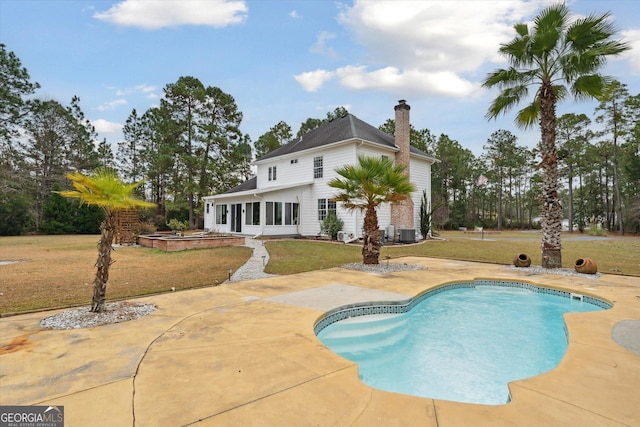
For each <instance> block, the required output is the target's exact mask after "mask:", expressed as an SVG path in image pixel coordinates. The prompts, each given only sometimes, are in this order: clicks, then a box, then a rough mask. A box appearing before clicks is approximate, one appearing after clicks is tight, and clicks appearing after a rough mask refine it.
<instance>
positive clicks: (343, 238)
mask: <svg viewBox="0 0 640 427" xmlns="http://www.w3.org/2000/svg"><path fill="white" fill-rule="evenodd" d="M355 238H356V235H355V234H353V233H347V232H346V231H338V241H339V242H345V243H348V242H351V241H353V240H355Z"/></svg>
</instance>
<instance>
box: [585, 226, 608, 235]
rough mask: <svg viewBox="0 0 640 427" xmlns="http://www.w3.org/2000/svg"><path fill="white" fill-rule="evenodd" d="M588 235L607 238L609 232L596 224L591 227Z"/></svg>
mask: <svg viewBox="0 0 640 427" xmlns="http://www.w3.org/2000/svg"><path fill="white" fill-rule="evenodd" d="M587 234H588V235H589V236H606V235H607V230H605V229H604V228H603V227H598V226H597V225H595V224H591V225H590V226H589V230H588V231H587Z"/></svg>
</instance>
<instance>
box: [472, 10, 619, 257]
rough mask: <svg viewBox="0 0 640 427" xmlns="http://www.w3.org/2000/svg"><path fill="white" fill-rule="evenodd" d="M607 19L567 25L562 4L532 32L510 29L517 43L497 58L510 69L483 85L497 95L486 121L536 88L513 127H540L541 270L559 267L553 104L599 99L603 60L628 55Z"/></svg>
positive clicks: (600, 17) (567, 14)
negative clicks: (571, 98) (503, 59)
mask: <svg viewBox="0 0 640 427" xmlns="http://www.w3.org/2000/svg"><path fill="white" fill-rule="evenodd" d="M609 17H610V14H609V13H604V14H601V15H590V16H588V17H586V18H580V19H576V20H573V21H572V20H571V16H570V11H569V9H568V8H567V7H566V6H565V5H564V4H557V5H553V6H549V7H547V8H545V9H544V10H543V11H542V12H541V13H540V14H539V15H538V16H537V17H536V18H535V20H534V22H533V26H532V28H531V29H530V28H529V26H528V25H527V24H516V25H515V27H514V28H515V30H516V33H517V36H516V38H515V39H513V40H512V41H510V42H509V43H506V44H503V45H501V47H500V53H501V54H502V55H504V56H505V57H506V58H507V59H508V60H509V63H510V65H511V66H510V67H509V68H507V69H499V70H497V71H495V72H493V73H491V74H489V75H488V76H487V78H486V80H485V81H484V84H483V85H484V86H485V87H494V86H497V87H498V88H499V89H500V90H501V92H500V94H499V95H498V97H497V98H496V99H495V100H494V101H493V102H492V104H491V106H490V107H489V112H488V113H487V118H488V119H493V118H496V117H497V116H498V115H500V114H502V113H505V112H507V111H508V110H510V109H511V108H512V107H514V106H515V105H516V104H518V103H520V101H522V100H523V99H525V98H526V97H527V96H528V94H529V87H530V86H534V87H536V93H535V96H534V98H533V100H532V102H531V103H530V104H529V105H527V106H526V107H524V108H523V109H521V110H520V111H519V112H518V114H517V116H516V120H515V121H516V124H518V125H519V126H520V127H522V128H528V127H531V126H534V125H535V124H536V123H539V124H540V133H541V142H540V156H541V157H542V162H541V163H540V165H539V166H540V167H541V168H542V170H543V190H542V191H543V194H542V206H541V219H542V266H543V267H545V268H559V267H562V257H561V245H560V235H561V232H562V206H561V204H560V197H559V196H558V189H559V187H558V157H557V152H556V144H555V140H556V104H557V102H558V101H561V100H563V99H565V98H566V97H567V95H568V93H569V92H571V93H572V94H573V96H574V97H575V98H576V99H587V98H596V99H598V98H600V97H601V96H602V94H603V89H604V87H605V85H606V83H607V82H608V81H610V80H611V79H610V78H608V77H605V76H602V75H601V74H599V73H598V70H599V69H600V68H602V67H603V66H604V64H605V63H606V59H607V57H608V56H610V55H618V54H620V53H622V52H624V51H625V50H627V49H629V46H628V45H627V44H625V43H623V42H620V41H616V40H612V39H611V37H612V36H613V35H614V34H615V32H616V31H615V29H614V27H613V25H612V24H611V23H610V22H609ZM565 85H567V86H568V88H567V86H565Z"/></svg>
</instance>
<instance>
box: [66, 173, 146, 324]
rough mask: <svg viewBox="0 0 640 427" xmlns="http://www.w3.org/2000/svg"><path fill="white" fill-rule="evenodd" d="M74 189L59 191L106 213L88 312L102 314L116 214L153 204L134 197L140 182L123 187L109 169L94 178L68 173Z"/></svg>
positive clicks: (123, 184) (96, 174) (102, 225)
mask: <svg viewBox="0 0 640 427" xmlns="http://www.w3.org/2000/svg"><path fill="white" fill-rule="evenodd" d="M67 178H69V179H70V180H71V182H72V183H73V187H74V188H75V190H71V191H61V192H60V194H61V195H62V196H65V197H71V198H77V199H80V204H83V203H84V204H87V205H94V206H99V207H101V208H102V209H103V210H104V212H105V218H104V221H102V224H101V225H100V233H101V234H100V240H99V241H98V260H97V261H96V277H95V280H94V281H93V300H92V304H91V311H92V312H94V313H101V312H103V311H104V309H105V295H106V292H107V281H108V280H109V266H110V265H111V264H112V261H111V250H112V246H111V244H112V242H113V238H114V235H115V231H116V216H117V212H118V211H120V210H124V209H129V208H132V207H136V206H137V207H153V206H155V205H154V204H153V203H149V202H145V201H143V200H138V199H136V198H134V196H133V194H134V190H135V189H136V187H138V186H139V185H140V184H142V181H141V182H138V183H136V184H125V183H123V182H122V181H121V180H120V178H118V176H117V174H116V172H115V171H114V170H112V169H100V170H98V171H97V172H96V173H95V174H94V175H93V176H85V175H83V174H81V173H79V172H72V173H68V174H67Z"/></svg>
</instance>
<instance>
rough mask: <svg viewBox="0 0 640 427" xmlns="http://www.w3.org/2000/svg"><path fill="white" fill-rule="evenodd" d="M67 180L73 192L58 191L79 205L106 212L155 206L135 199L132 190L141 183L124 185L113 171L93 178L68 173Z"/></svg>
mask: <svg viewBox="0 0 640 427" xmlns="http://www.w3.org/2000/svg"><path fill="white" fill-rule="evenodd" d="M67 178H68V179H69V180H71V183H72V185H73V188H75V190H70V191H60V192H58V194H60V195H61V196H64V197H69V198H76V199H79V200H80V204H87V205H93V206H98V207H100V208H103V209H104V210H106V211H107V212H110V211H115V210H121V209H128V208H131V207H153V206H155V204H153V203H149V202H146V201H144V200H139V199H136V198H135V197H134V196H133V194H134V190H135V189H136V188H137V187H138V186H140V185H141V184H142V183H143V181H141V182H137V183H134V184H125V183H123V182H122V181H121V180H120V178H118V176H117V174H116V173H115V171H112V170H109V169H104V170H99V171H97V172H96V173H95V174H94V175H93V176H86V175H83V174H81V173H80V172H70V173H68V174H67Z"/></svg>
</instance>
